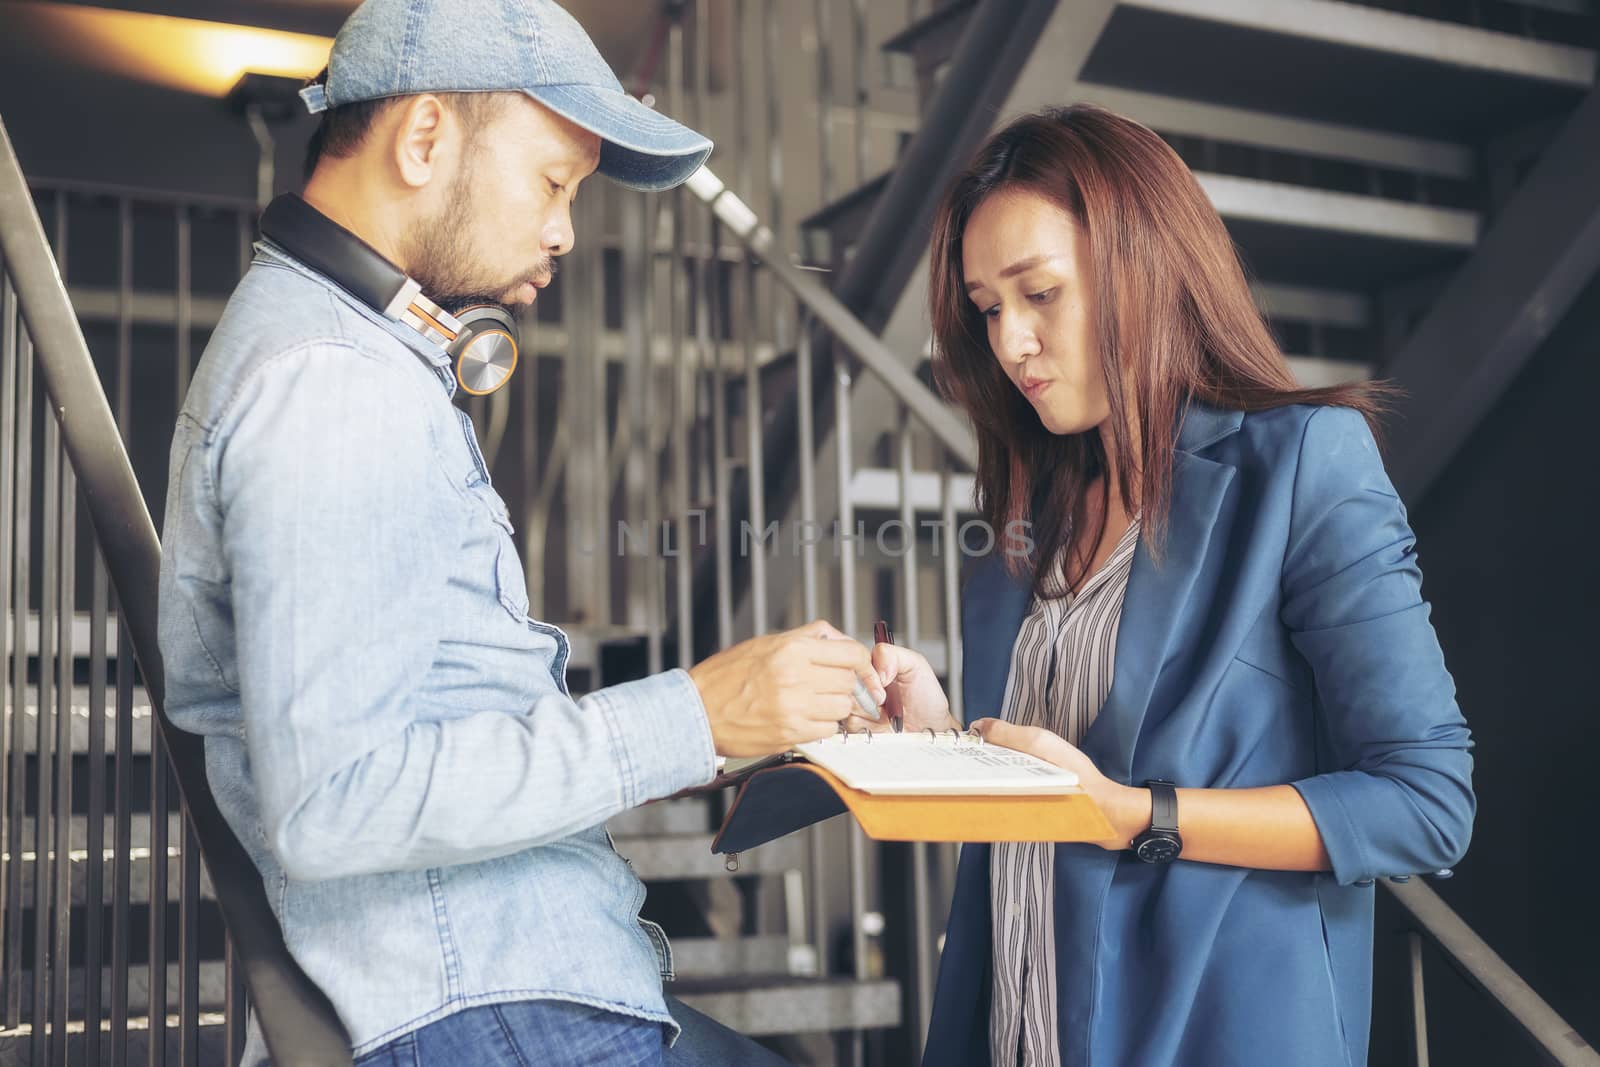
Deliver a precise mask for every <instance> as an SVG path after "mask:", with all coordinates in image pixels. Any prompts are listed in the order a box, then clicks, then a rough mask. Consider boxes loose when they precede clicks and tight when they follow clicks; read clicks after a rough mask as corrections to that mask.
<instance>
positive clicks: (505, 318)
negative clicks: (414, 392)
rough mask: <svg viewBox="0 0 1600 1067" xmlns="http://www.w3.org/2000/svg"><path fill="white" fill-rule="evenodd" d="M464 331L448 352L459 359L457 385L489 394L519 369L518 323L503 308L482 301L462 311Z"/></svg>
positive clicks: (457, 316)
mask: <svg viewBox="0 0 1600 1067" xmlns="http://www.w3.org/2000/svg"><path fill="white" fill-rule="evenodd" d="M456 318H457V320H458V321H460V323H461V332H460V333H459V334H457V335H456V339H455V340H454V341H452V342H450V347H449V348H448V349H447V351H448V352H449V353H450V355H451V357H452V358H453V359H454V360H455V362H456V384H457V385H459V386H461V389H462V390H463V391H464V392H466V393H469V394H470V395H472V396H488V395H489V394H490V393H492V392H494V391H495V390H497V389H499V388H500V387H501V386H503V385H505V384H506V382H508V381H510V380H511V375H512V372H514V371H515V370H516V369H517V359H518V357H519V353H518V351H517V324H516V321H515V320H514V319H513V318H512V317H511V315H510V314H509V313H507V312H506V310H505V309H504V308H500V307H495V306H493V305H488V304H480V305H478V306H476V307H470V308H467V309H466V310H464V311H461V312H459V313H458V314H457V315H456Z"/></svg>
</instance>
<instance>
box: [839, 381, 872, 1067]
mask: <svg viewBox="0 0 1600 1067" xmlns="http://www.w3.org/2000/svg"><path fill="white" fill-rule="evenodd" d="M852 384H853V383H852V382H851V380H850V372H849V370H847V369H846V368H845V367H844V366H843V365H842V364H841V363H839V362H835V365H834V377H833V386H834V403H835V404H836V405H838V406H837V408H836V410H837V411H838V412H839V421H838V423H837V433H838V441H837V445H838V457H837V458H838V464H837V466H838V470H837V474H838V478H839V485H840V486H841V487H843V486H848V485H849V484H850V470H851V466H852V463H853V459H852V456H853V453H852V450H851V439H850V431H851V426H850V403H849V398H850V389H851V386H852ZM855 529H856V514H855V505H854V502H853V501H851V499H850V494H849V493H847V492H840V494H839V530H838V536H837V537H836V538H835V539H834V544H835V546H836V548H837V551H838V557H839V628H840V629H842V630H843V631H844V632H845V633H847V634H849V635H851V636H855V635H856V633H857V628H856V621H857V620H856V558H855V553H856V548H857V544H856V542H855V540H853V538H854V537H855ZM846 833H848V834H849V861H848V871H847V875H848V878H849V886H850V948H851V955H852V957H853V961H854V965H855V976H856V979H857V981H861V980H864V979H865V978H866V977H867V931H866V927H865V925H864V924H863V922H862V920H863V917H864V916H865V914H866V909H867V841H866V835H865V834H863V833H862V831H861V824H860V823H858V822H856V821H855V820H854V819H852V820H850V826H849V829H848V830H847V831H846ZM864 1055H865V1042H864V1040H863V1037H862V1033H861V1031H859V1030H856V1031H852V1033H851V1035H850V1061H851V1063H853V1064H856V1065H859V1064H861V1062H862V1060H863V1057H864Z"/></svg>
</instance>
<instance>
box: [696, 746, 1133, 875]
mask: <svg viewBox="0 0 1600 1067" xmlns="http://www.w3.org/2000/svg"><path fill="white" fill-rule="evenodd" d="M869 737H870V740H869V739H868V738H869ZM715 784H718V785H735V784H736V785H738V786H739V792H738V794H737V795H736V796H735V798H734V801H733V804H732V805H731V806H730V808H729V809H728V814H727V817H726V818H725V819H724V820H723V824H722V829H721V830H720V831H719V833H718V834H717V838H716V840H715V841H714V842H713V844H712V848H713V850H715V851H717V852H723V853H737V852H740V851H743V850H745V849H749V848H754V847H755V846H756V845H759V844H763V843H765V842H767V841H771V840H773V839H775V838H778V837H782V836H784V835H785V834H788V833H792V832H794V831H795V830H799V829H801V828H803V827H806V826H810V825H811V824H812V823H816V822H821V821H822V820H824V819H829V818H832V817H833V816H835V815H840V814H843V813H844V812H847V811H848V812H849V813H850V814H852V815H853V816H855V818H856V821H857V822H858V823H860V825H861V828H862V830H863V831H865V832H866V834H867V836H868V837H871V838H873V839H875V840H880V841H1095V840H1103V839H1105V838H1107V837H1110V836H1111V827H1110V824H1109V823H1107V822H1106V820H1105V817H1104V815H1102V814H1101V812H1100V809H1099V808H1097V807H1096V806H1095V804H1094V802H1093V800H1091V799H1090V798H1089V796H1088V794H1087V793H1085V792H1084V791H1083V790H1082V788H1081V787H1080V786H1079V783H1078V778H1077V776H1076V775H1075V774H1073V773H1072V772H1071V771H1067V770H1064V769H1063V768H1060V767H1057V766H1055V765H1054V764H1051V763H1047V762H1045V761H1043V760H1040V759H1037V758H1035V757H1033V756H1030V755H1028V754H1026V753H1023V752H1016V751H1014V750H1012V749H1007V748H1002V747H1000V746H998V745H992V744H986V743H984V742H983V741H982V740H981V739H979V738H978V737H977V736H976V735H974V734H958V733H955V732H953V731H952V732H947V733H942V734H937V735H930V734H929V733H928V732H923V733H915V734H888V733H874V734H871V735H866V734H861V733H856V734H849V735H841V736H838V737H830V738H826V739H824V740H822V741H814V742H811V743H809V744H804V745H799V746H796V747H795V748H794V749H792V750H791V751H789V752H787V753H784V754H782V755H780V756H776V757H768V758H766V759H763V760H754V761H736V760H730V761H728V764H727V765H726V767H725V768H724V770H723V773H722V774H721V775H719V777H718V779H717V782H716V783H715Z"/></svg>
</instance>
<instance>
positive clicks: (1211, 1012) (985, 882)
mask: <svg viewBox="0 0 1600 1067" xmlns="http://www.w3.org/2000/svg"><path fill="white" fill-rule="evenodd" d="M1168 531H1169V533H1168V537H1167V541H1166V548H1165V555H1164V558H1163V559H1162V561H1161V562H1160V563H1159V564H1157V563H1156V562H1155V561H1153V560H1152V558H1151V556H1150V554H1149V552H1148V549H1147V546H1146V544H1145V543H1144V542H1143V541H1141V542H1140V544H1139V547H1138V551H1137V553H1136V555H1135V557H1134V562H1133V570H1132V573H1131V575H1130V577H1129V580H1128V589H1127V596H1126V600H1125V601H1124V606H1123V615H1122V624H1121V629H1120V632H1119V635H1118V639H1117V653H1116V663H1115V673H1114V675H1113V680H1112V685H1111V690H1110V693H1109V695H1108V696H1107V697H1106V701H1105V704H1104V706H1103V707H1102V709H1101V712H1100V715H1099V718H1098V719H1096V720H1095V722H1094V724H1093V726H1091V727H1090V729H1089V730H1088V731H1087V733H1086V734H1085V736H1084V738H1083V744H1082V748H1083V751H1084V752H1085V753H1086V754H1087V755H1088V756H1089V757H1090V758H1092V759H1093V760H1094V761H1095V763H1096V765H1097V766H1098V767H1099V768H1100V769H1101V770H1102V771H1103V772H1104V773H1105V774H1106V775H1108V776H1109V777H1111V778H1114V779H1116V780H1117V781H1120V782H1125V783H1137V782H1143V781H1145V780H1147V779H1150V778H1168V779H1171V780H1173V781H1175V782H1176V783H1177V784H1178V785H1179V786H1183V787H1202V788H1204V787H1209V788H1224V789H1227V788H1246V787H1252V786H1266V785H1279V784H1284V783H1291V784H1293V785H1294V787H1295V788H1296V789H1298V790H1299V792H1300V794H1301V795H1302V796H1303V797H1304V798H1305V802H1306V804H1307V806H1308V807H1309V808H1310V810H1311V814H1312V817H1313V818H1314V819H1315V820H1316V824H1317V828H1318V830H1319V831H1320V832H1321V834H1322V839H1323V843H1324V844H1325V845H1326V847H1327V851H1328V855H1329V857H1330V858H1331V860H1332V865H1333V871H1332V873H1328V874H1299V873H1287V872H1276V871H1256V870H1244V869H1239V868H1233V867H1220V866H1214V865H1211V864H1204V863H1196V862H1190V861H1184V860H1179V861H1177V862H1175V863H1173V864H1171V865H1168V866H1153V865H1147V864H1143V863H1140V862H1139V861H1138V860H1135V859H1133V858H1132V857H1131V856H1129V855H1126V854H1115V853H1110V852H1106V851H1104V850H1102V849H1100V848H1098V847H1097V846H1094V845H1085V844H1070V845H1066V844H1064V845H1058V846H1057V847H1056V851H1055V916H1054V917H1055V939H1056V968H1057V973H1058V975H1059V977H1058V980H1057V983H1056V989H1057V1002H1056V1011H1057V1017H1058V1025H1059V1033H1060V1042H1061V1062H1062V1064H1063V1065H1073V1067H1082V1065H1093V1067H1141V1065H1150V1067H1156V1065H1161V1067H1167V1065H1185V1067H1187V1065H1192V1067H1216V1065H1221V1064H1227V1065H1229V1067H1251V1065H1260V1067H1283V1065H1286V1064H1294V1065H1295V1067H1324V1065H1326V1067H1352V1065H1359V1064H1364V1063H1365V1062H1366V1052H1367V1030H1368V1022H1369V1018H1370V1013H1371V1012H1370V1009H1371V977H1372V907H1373V889H1372V885H1373V879H1375V878H1378V877H1381V876H1384V875H1391V874H1412V873H1417V872H1424V871H1433V870H1436V869H1438V868H1441V867H1448V866H1450V865H1452V864H1454V863H1455V862H1456V861H1457V860H1459V859H1460V857H1461V855H1462V853H1463V851H1464V850H1465V849H1466V846H1467V840H1468V837H1469V836H1470V834H1471V828H1472V818H1473V814H1474V810H1475V801H1474V797H1473V794H1472V785H1471V775H1472V760H1471V757H1470V756H1469V755H1468V749H1469V748H1470V747H1471V742H1470V740H1469V735H1468V732H1467V727H1466V723H1465V722H1464V721H1463V720H1462V717H1461V713H1460V711H1459V710H1458V709H1457V707H1456V703H1455V687H1454V685H1453V683H1452V682H1451V679H1450V675H1449V673H1448V672H1446V670H1445V666H1444V660H1443V657H1442V656H1441V654H1440V651H1439V643H1438V641H1437V639H1436V638H1435V637H1434V632H1433V627H1432V625H1431V624H1430V623H1429V621H1428V613H1429V609H1428V605H1427V604H1426V603H1425V602H1424V601H1423V599H1422V592H1421V584H1422V574H1421V572H1420V571H1419V570H1418V569H1417V559H1416V554H1415V548H1414V537H1413V535H1412V532H1411V529H1410V527H1409V526H1408V525H1407V523H1406V514H1405V508H1404V506H1403V505H1402V504H1401V503H1400V499H1399V497H1398V496H1396V494H1395V491H1394V488H1393V487H1392V486H1391V484H1390V482H1389V479H1388V477H1387V475H1386V474H1385V473H1384V469H1383V462H1382V460H1381V459H1380V458H1379V456H1378V451H1377V447H1376V445H1375V444H1374V442H1373V439H1372V435H1371V433H1370V432H1369V431H1368V429H1367V425H1366V422H1365V421H1364V420H1363V418H1362V417H1361V415H1360V414H1359V413H1357V412H1354V411H1351V410H1349V409H1344V408H1335V407H1311V406H1297V407H1287V408H1279V409H1276V410H1272V411H1262V412H1254V413H1250V414H1244V413H1241V412H1237V411H1216V410H1212V409H1209V408H1205V407H1201V406H1193V407H1191V408H1190V410H1189V412H1188V414H1187V417H1186V418H1185V419H1184V421H1183V424H1182V426H1181V428H1180V433H1179V437H1178V441H1177V448H1176V452H1175V456H1174V469H1173V480H1172V510H1171V517H1170V525H1169V527H1168ZM1029 602H1030V594H1029V589H1028V586H1027V583H1026V582H1019V581H1015V580H1013V579H1012V578H1010V577H1009V576H1008V575H1007V574H1006V572H1005V571H1004V569H1003V566H1002V561H1001V560H999V559H998V558H988V559H984V560H981V561H979V562H978V563H977V564H976V565H975V567H974V569H973V570H972V572H971V575H970V577H969V580H968V584H967V588H966V593H965V597H964V605H963V610H962V633H963V638H964V642H965V658H964V661H963V662H964V666H965V672H966V675H965V688H964V695H965V698H966V709H967V715H968V717H969V718H976V717H979V716H983V715H991V714H997V713H998V712H999V709H1000V704H1001V700H1002V698H1003V695H1004V692H1005V685H1006V676H1007V673H1008V671H1009V670H1010V662H1011V647H1012V645H1013V643H1014V642H1015V640H1016V636H1017V632H1018V630H1019V629H1020V627H1021V624H1022V620H1023V617H1024V615H1025V614H1026V612H1027V609H1028V606H1029ZM1178 816H1179V824H1180V830H1181V824H1182V819H1183V813H1182V811H1181V809H1180V811H1179V813H1178ZM990 907H991V902H990V899H989V847H988V846H987V845H968V846H966V847H965V848H963V849H962V853H961V863H960V866H959V868H958V873H957V876H956V888H955V899H954V902H953V905H952V909H951V915H950V923H949V928H948V930H947V933H946V938H945V947H944V953H943V957H942V959H941V962H940V969H939V984H938V989H937V992H936V994H935V998H934V1012H933V1022H932V1026H931V1028H930V1031H929V1034H928V1042H927V1052H926V1055H925V1056H924V1059H923V1062H924V1064H927V1065H937V1067H943V1065H950V1067H958V1065H959V1067H972V1065H974V1064H987V1063H989V1036H988V1031H989V998H990V969H991V966H992V961H991V952H992V943H991V939H990V923H991V918H990V914H991V912H990ZM997 1067H1011V1065H1010V1064H1004V1065H997Z"/></svg>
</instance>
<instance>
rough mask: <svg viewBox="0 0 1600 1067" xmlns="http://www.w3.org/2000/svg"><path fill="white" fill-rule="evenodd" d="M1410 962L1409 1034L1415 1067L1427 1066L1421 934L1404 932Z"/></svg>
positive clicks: (1426, 1005) (1426, 1027) (1425, 1007)
mask: <svg viewBox="0 0 1600 1067" xmlns="http://www.w3.org/2000/svg"><path fill="white" fill-rule="evenodd" d="M1406 946H1407V948H1408V949H1409V950H1410V951H1409V955H1410V962H1411V1035H1412V1054H1413V1056H1414V1057H1415V1059H1416V1067H1428V1001H1427V997H1426V996H1425V995H1424V988H1423V984H1422V935H1421V934H1419V933H1417V932H1416V931H1415V930H1412V931H1410V932H1408V933H1407V934H1406Z"/></svg>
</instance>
